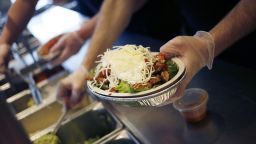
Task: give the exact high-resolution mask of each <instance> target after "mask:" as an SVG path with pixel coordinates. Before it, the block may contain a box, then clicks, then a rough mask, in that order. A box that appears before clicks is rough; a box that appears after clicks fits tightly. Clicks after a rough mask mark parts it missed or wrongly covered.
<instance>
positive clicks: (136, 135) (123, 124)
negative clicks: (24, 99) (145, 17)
mask: <svg viewBox="0 0 256 144" xmlns="http://www.w3.org/2000/svg"><path fill="white" fill-rule="evenodd" d="M124 44H137V45H143V46H148V47H151V48H152V51H157V49H158V48H159V47H160V46H161V45H163V44H164V42H162V41H158V40H156V39H153V38H149V37H145V36H141V35H136V34H131V33H125V34H123V35H122V36H121V37H120V39H119V40H118V41H117V42H116V43H115V45H124ZM87 47H88V45H87V44H85V45H84V47H83V50H82V51H81V52H80V53H79V54H78V55H76V56H74V57H72V58H71V59H70V60H69V61H67V63H66V64H64V66H65V68H66V69H69V70H73V69H74V67H72V66H74V63H77V61H79V59H80V60H81V59H82V58H81V56H83V54H81V53H83V52H84V51H85V50H86V49H87ZM70 64H73V65H70ZM254 75H255V71H253V70H248V69H246V68H243V67H240V66H236V65H232V64H229V63H226V62H223V61H221V60H218V59H216V60H215V61H214V65H213V69H212V70H211V71H209V70H207V69H206V68H205V69H203V70H201V71H200V72H199V73H198V74H197V75H196V76H195V77H194V78H193V80H192V81H191V83H190V85H189V87H199V88H203V89H205V90H207V92H208V93H209V102H208V111H207V117H206V118H205V119H204V120H202V121H201V122H199V123H194V124H192V123H188V122H186V121H185V120H184V119H183V117H182V116H181V115H180V114H179V112H178V111H176V110H175V109H174V108H173V106H172V104H168V105H166V106H163V107H127V106H123V105H119V104H115V103H112V102H109V101H101V100H100V101H99V102H98V101H97V100H95V97H94V96H91V97H92V98H93V102H92V103H91V104H89V105H87V106H85V107H84V108H82V109H79V110H78V111H76V112H74V113H73V114H71V115H70V118H69V119H66V120H65V121H63V123H62V125H61V127H60V129H59V131H58V132H57V135H58V136H59V137H60V139H61V140H62V141H63V142H64V143H73V142H75V143H76V142H80V143H81V142H82V141H84V140H85V139H87V138H93V139H94V138H99V139H97V140H96V141H95V142H94V143H107V144H110V143H115V142H118V141H119V142H125V141H126V142H127V143H129V142H130V143H134V144H139V143H142V144H170V143H174V144H199V143H200V144H201V143H202V144H219V143H225V144H241V143H246V144H247V143H254V141H255V140H256V133H255V132H254V130H255V129H256V94H255V88H256V85H255V84H254V83H255V81H256V77H255V76H254ZM24 93H25V94H24V95H29V93H28V92H27V93H26V92H24ZM49 104H50V103H49ZM102 104H103V105H102ZM57 107H58V108H57V109H58V110H59V111H58V114H56V117H58V115H60V107H59V106H57ZM45 108H46V109H47V108H52V107H51V106H50V107H47V106H46V107H44V106H43V107H42V108H39V109H37V110H33V112H31V113H29V114H28V112H24V113H26V115H23V116H20V118H19V117H18V120H19V121H20V122H21V124H22V125H23V126H24V127H25V130H26V131H29V128H26V126H25V125H24V123H22V119H23V118H28V117H30V116H31V117H33V115H34V114H36V112H40V110H44V109H45ZM21 111H22V110H18V112H17V113H20V112H21ZM50 112H54V111H51V109H49V110H48V111H47V112H46V113H42V114H40V115H41V119H42V118H43V116H44V114H47V113H50ZM19 115H20V114H19ZM56 117H55V118H56ZM101 118H103V119H104V120H105V122H104V123H101V122H99V121H101V120H100V119H101ZM29 119H30V118H28V120H29ZM31 119H33V118H31ZM0 120H1V122H3V121H4V120H2V119H0ZM104 120H103V121H104ZM34 121H38V120H34ZM54 122H56V119H55V120H53V121H52V122H51V123H49V124H48V125H47V126H45V127H44V128H42V129H41V130H40V132H38V133H37V134H35V135H33V137H30V138H31V139H32V140H36V139H37V138H39V137H40V136H43V135H45V134H47V133H49V132H51V130H52V128H53V126H54ZM30 123H32V121H30V122H28V125H27V126H29V125H30ZM105 124H106V125H107V128H106V127H105V128H104V126H106V125H105ZM35 125H37V126H38V124H35ZM102 126H103V129H105V130H103V129H101V128H102ZM15 127H19V125H16V124H15V125H13V126H12V127H9V128H15ZM100 127H101V128H100ZM97 130H100V131H97ZM10 131H12V130H10ZM31 131H32V133H33V132H37V130H35V129H33V130H31ZM81 131H82V132H81ZM87 131H90V133H88V132H87ZM96 131H97V132H96ZM94 132H95V133H94ZM17 133H20V131H16V134H17ZM92 133H94V134H92ZM13 134H15V133H13ZM2 135H4V134H2ZM79 135H80V136H79ZM19 136H24V135H19ZM98 136H99V137H98ZM7 138H8V137H7ZM9 139H11V138H10V137H9ZM17 139H22V137H17Z"/></svg>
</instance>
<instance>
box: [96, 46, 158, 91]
mask: <svg viewBox="0 0 256 144" xmlns="http://www.w3.org/2000/svg"><path fill="white" fill-rule="evenodd" d="M99 57H100V60H99V61H97V63H98V65H97V67H96V75H95V77H94V82H96V80H95V78H97V77H98V75H99V74H100V73H101V72H105V73H110V74H109V75H107V78H106V79H107V80H108V81H109V88H112V87H115V86H117V85H118V83H119V80H123V81H126V82H128V83H129V84H136V83H146V82H148V81H149V80H150V78H151V75H152V73H153V64H154V61H155V58H154V56H153V55H152V54H151V53H150V51H149V49H148V48H145V47H143V46H141V45H140V46H136V45H125V46H116V47H114V49H113V50H109V49H108V50H107V51H106V52H105V53H104V54H103V55H99ZM103 83H104V82H103ZM103 83H102V84H101V85H103Z"/></svg>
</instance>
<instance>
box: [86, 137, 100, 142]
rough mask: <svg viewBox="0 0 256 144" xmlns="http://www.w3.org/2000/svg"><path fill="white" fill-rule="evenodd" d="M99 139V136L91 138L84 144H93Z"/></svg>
mask: <svg viewBox="0 0 256 144" xmlns="http://www.w3.org/2000/svg"><path fill="white" fill-rule="evenodd" d="M98 139H100V137H99V136H97V137H95V138H89V139H87V140H86V141H84V144H93V143H94V142H96V141H97V140H98Z"/></svg>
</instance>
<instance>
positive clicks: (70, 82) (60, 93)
mask: <svg viewBox="0 0 256 144" xmlns="http://www.w3.org/2000/svg"><path fill="white" fill-rule="evenodd" d="M88 78H89V73H88V70H87V69H86V68H85V67H83V66H81V67H79V68H78V69H77V70H76V71H75V72H74V73H72V74H70V75H69V76H67V77H66V78H64V79H62V80H61V81H60V83H59V85H58V89H57V99H58V100H60V101H61V102H64V103H65V104H66V106H67V107H70V108H72V107H73V106H75V105H76V104H78V103H79V102H80V101H81V100H82V98H83V93H84V92H85V86H86V80H87V79H88Z"/></svg>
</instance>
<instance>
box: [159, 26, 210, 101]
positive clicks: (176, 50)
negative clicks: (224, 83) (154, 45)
mask: <svg viewBox="0 0 256 144" xmlns="http://www.w3.org/2000/svg"><path fill="white" fill-rule="evenodd" d="M214 49H215V45H214V39H213V37H212V36H211V35H210V33H208V32H205V31H198V32H197V33H196V34H195V35H194V36H178V37H175V38H173V39H172V40H170V41H169V42H167V43H166V44H165V45H163V46H162V47H161V48H160V52H162V53H165V54H166V55H167V56H168V57H179V58H180V59H181V60H182V61H183V63H184V64H185V66H186V76H185V78H184V80H183V81H182V83H181V84H180V85H179V87H178V89H177V92H176V94H175V96H177V97H180V96H182V95H183V93H184V90H185V88H186V86H187V85H188V83H189V82H190V81H191V79H192V78H193V76H194V75H195V74H196V73H197V72H198V71H199V70H200V69H201V68H203V67H204V66H207V67H208V68H209V69H211V68H212V63H213V59H214Z"/></svg>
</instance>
